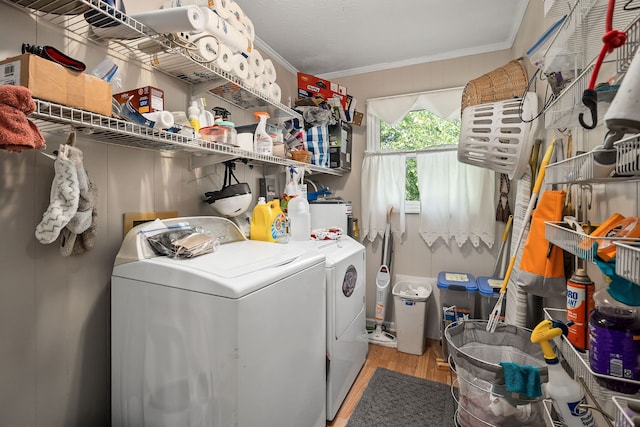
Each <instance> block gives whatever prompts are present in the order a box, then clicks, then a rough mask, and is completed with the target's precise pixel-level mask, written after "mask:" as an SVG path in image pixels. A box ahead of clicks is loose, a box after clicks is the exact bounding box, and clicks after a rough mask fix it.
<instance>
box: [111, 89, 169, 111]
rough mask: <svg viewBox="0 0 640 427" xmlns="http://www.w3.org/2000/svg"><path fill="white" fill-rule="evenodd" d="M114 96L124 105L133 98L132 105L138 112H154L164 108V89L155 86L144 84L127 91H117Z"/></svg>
mask: <svg viewBox="0 0 640 427" xmlns="http://www.w3.org/2000/svg"><path fill="white" fill-rule="evenodd" d="M113 98H114V99H115V100H116V101H117V102H118V104H120V105H122V104H124V103H125V102H127V100H128V99H129V98H131V105H133V107H134V108H136V109H137V110H138V113H140V114H143V113H153V112H154V111H162V110H164V91H163V90H162V89H158V88H155V87H153V86H144V87H139V88H137V89H131V90H128V91H126V92H121V93H116V94H115V95H113Z"/></svg>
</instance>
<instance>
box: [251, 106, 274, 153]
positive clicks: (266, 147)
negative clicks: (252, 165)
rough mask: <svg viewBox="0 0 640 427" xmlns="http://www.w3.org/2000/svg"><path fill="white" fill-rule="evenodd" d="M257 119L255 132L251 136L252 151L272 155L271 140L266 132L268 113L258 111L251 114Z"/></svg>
mask: <svg viewBox="0 0 640 427" xmlns="http://www.w3.org/2000/svg"><path fill="white" fill-rule="evenodd" d="M253 114H254V115H255V116H256V119H258V125H257V126H256V131H255V132H254V134H253V151H255V152H256V153H259V154H265V155H267V156H271V155H273V139H272V138H271V135H269V133H268V132H267V119H268V118H269V117H270V116H269V113H266V112H264V111H258V112H255V113H253Z"/></svg>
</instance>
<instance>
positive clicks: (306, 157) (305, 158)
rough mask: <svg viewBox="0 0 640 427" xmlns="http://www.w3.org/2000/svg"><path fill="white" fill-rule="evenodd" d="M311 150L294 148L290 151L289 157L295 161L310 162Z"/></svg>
mask: <svg viewBox="0 0 640 427" xmlns="http://www.w3.org/2000/svg"><path fill="white" fill-rule="evenodd" d="M311 154H312V153H311V151H304V150H295V151H291V158H292V159H293V160H295V161H296V162H302V163H311Z"/></svg>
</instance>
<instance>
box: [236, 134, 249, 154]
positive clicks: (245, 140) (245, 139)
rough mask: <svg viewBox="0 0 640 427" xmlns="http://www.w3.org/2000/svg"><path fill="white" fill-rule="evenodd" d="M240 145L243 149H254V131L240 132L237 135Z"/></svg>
mask: <svg viewBox="0 0 640 427" xmlns="http://www.w3.org/2000/svg"><path fill="white" fill-rule="evenodd" d="M236 142H237V143H238V147H240V148H241V149H243V150H247V151H253V134H252V133H239V134H238V136H237V137H236Z"/></svg>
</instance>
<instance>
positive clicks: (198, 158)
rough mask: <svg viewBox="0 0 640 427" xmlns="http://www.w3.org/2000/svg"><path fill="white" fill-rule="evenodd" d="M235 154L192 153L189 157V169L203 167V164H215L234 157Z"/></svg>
mask: <svg viewBox="0 0 640 427" xmlns="http://www.w3.org/2000/svg"><path fill="white" fill-rule="evenodd" d="M236 157H238V156H236V155H234V154H223V153H215V154H206V155H204V156H203V155H197V154H193V155H191V157H190V158H189V170H194V169H199V168H203V167H205V166H210V165H216V164H218V163H223V162H226V161H228V160H232V159H235V158H236Z"/></svg>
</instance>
